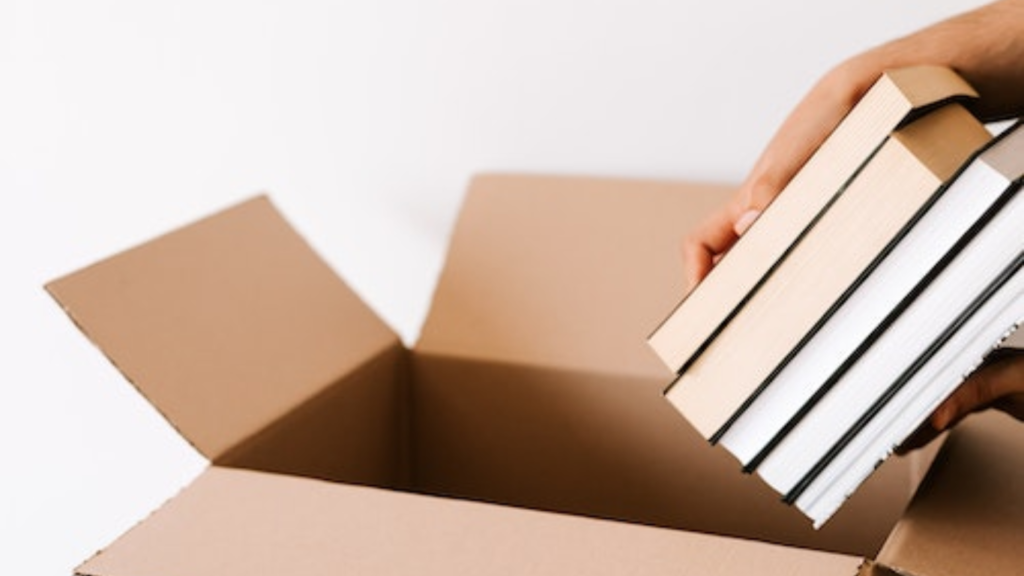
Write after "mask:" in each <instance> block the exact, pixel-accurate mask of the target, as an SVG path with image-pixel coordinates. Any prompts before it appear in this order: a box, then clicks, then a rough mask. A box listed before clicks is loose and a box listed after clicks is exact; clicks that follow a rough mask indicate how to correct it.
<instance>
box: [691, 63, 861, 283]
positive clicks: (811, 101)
mask: <svg viewBox="0 0 1024 576" xmlns="http://www.w3.org/2000/svg"><path fill="white" fill-rule="evenodd" d="M849 70H854V71H855V72H856V73H851V72H850V71H849ZM880 73H881V70H880V69H879V70H877V71H874V70H873V69H872V68H870V67H865V66H851V65H849V64H845V65H842V66H840V67H839V68H837V69H836V70H834V71H833V72H831V73H830V74H828V75H826V76H825V78H823V79H822V81H820V82H819V83H818V84H817V85H816V86H815V87H814V88H813V89H812V90H811V91H810V92H809V93H808V94H807V96H805V97H804V99H803V100H802V101H801V102H800V103H799V104H798V105H797V106H796V108H794V109H793V112H792V113H791V114H790V115H789V117H788V118H786V120H785V121H784V122H783V124H782V126H780V128H779V130H778V132H776V134H775V136H774V137H773V138H772V140H771V141H770V142H769V143H768V146H767V147H766V148H765V151H764V152H763V153H762V155H761V157H760V158H759V159H758V161H757V162H756V163H755V165H754V168H753V169H752V170H751V172H750V175H749V176H748V177H747V179H746V181H745V182H744V183H743V186H742V187H741V188H740V189H739V191H737V193H736V195H735V196H734V197H733V200H732V201H731V202H730V204H729V205H728V206H727V207H725V208H723V209H722V210H720V211H719V212H718V213H716V214H715V215H713V216H712V217H711V218H709V219H708V220H707V221H706V222H705V223H704V224H703V225H702V226H701V227H700V228H698V229H697V230H695V231H694V233H693V234H691V235H690V236H688V237H687V238H686V239H685V240H684V242H683V262H684V266H685V270H686V279H687V290H692V289H693V287H694V286H696V285H697V283H698V282H700V281H701V280H703V279H704V277H705V276H707V274H708V272H710V270H711V268H712V266H714V264H715V262H716V261H717V260H718V258H720V257H721V256H722V255H724V254H725V252H726V251H728V250H729V248H731V247H732V245H733V244H734V243H735V242H736V240H737V239H738V238H739V237H740V236H742V235H743V234H744V233H745V232H746V231H747V229H749V228H750V226H751V225H752V224H753V223H754V221H755V220H756V219H757V218H758V217H759V216H760V214H761V211H763V210H764V209H765V208H766V207H767V206H768V205H769V204H770V203H771V202H772V201H773V200H774V199H775V197H776V196H778V195H779V193H780V192H781V191H782V189H783V188H784V187H785V186H786V185H787V184H788V183H789V181H790V180H791V179H792V178H793V176H794V175H795V174H796V173H797V172H798V171H799V169H800V167H801V166H803V164H804V163H805V162H806V161H807V159H808V158H810V157H811V155H812V154H813V153H814V151H815V150H817V148H818V146H820V145H821V143H822V142H823V141H824V140H825V138H827V137H828V135H829V134H830V133H831V132H832V130H833V129H834V128H835V127H836V125H838V124H839V122H840V121H841V120H842V118H843V117H844V116H845V115H846V113H847V112H849V111H850V109H851V108H852V107H853V105H854V104H855V103H856V101H857V100H858V99H859V98H860V96H861V95H862V94H863V93H864V91H865V90H867V88H868V87H869V86H870V85H871V83H872V82H874V80H875V78H876V77H877V75H878V74H880Z"/></svg>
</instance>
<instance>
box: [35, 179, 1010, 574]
mask: <svg viewBox="0 0 1024 576" xmlns="http://www.w3.org/2000/svg"><path fill="white" fill-rule="evenodd" d="M728 192H729V191H728V190H727V189H726V188H724V187H721V186H712V185H699V184H682V183H659V182H646V181H622V180H601V179H586V178H556V177H534V176H507V175H489V176H483V177H479V178H477V179H476V180H475V181H474V182H473V184H472V186H471V190H470V191H469V193H468V195H467V198H466V202H465V206H464V208H463V210H462V213H461V215H460V218H459V221H458V223H457V226H456V229H455V231H454V235H453V238H452V241H451V248H450V252H449V255H448V258H447V262H446V264H445V268H444V271H443V273H442V275H441V278H440V280H439V283H438V286H437V290H436V294H435V296H434V301H433V304H432V306H431V309H430V313H429V315H428V318H427V321H426V323H425V325H424V327H423V330H422V334H421V337H420V340H419V342H418V343H417V344H416V345H415V346H414V347H412V348H411V349H407V348H406V347H405V346H404V345H403V343H402V342H401V340H400V339H399V338H398V337H397V336H396V335H395V334H394V332H393V331H391V330H390V329H389V328H388V327H387V326H386V325H385V324H384V323H383V322H382V321H381V320H379V319H378V318H377V316H376V315H375V314H374V313H373V312H372V311H371V310H369V309H368V308H367V307H366V306H365V305H364V304H363V302H362V301H360V299H359V298H358V297H357V296H356V295H355V294H354V293H353V292H352V291H351V290H350V289H349V288H348V287H347V286H346V285H345V284H344V283H343V282H342V280H341V279H339V278H338V277H337V276H336V275H335V274H334V272H333V271H332V270H331V269H330V268H329V267H328V266H327V265H326V264H325V263H324V262H323V261H322V260H321V259H319V258H318V257H317V256H316V255H315V254H314V253H313V252H312V251H311V249H310V248H309V246H308V245H307V244H306V243H305V242H304V241H303V240H302V239H301V237H300V236H299V235H297V234H296V232H295V231H294V230H293V229H292V228H291V227H290V226H289V225H288V224H287V223H286V222H285V220H284V219H283V218H282V217H281V215H280V214H279V213H278V212H277V211H276V210H275V209H274V207H273V206H272V204H271V203H270V201H269V200H268V199H267V198H265V197H260V198H256V199H253V200H251V201H249V202H245V203H243V204H240V205H238V206H236V207H233V208H230V209H228V210H225V211H223V212H221V213H219V214H216V215H214V216H212V217H209V218H207V219H204V220H202V221H199V222H197V223H194V224H192V225H190V226H187V227H184V228H182V229H180V230H177V231H175V232H172V233H170V234H167V235H165V236H162V237H159V238H157V239H155V240H153V241H150V242H148V243H146V244H144V245H142V246H139V247H137V248H135V249H132V250H129V251H127V252H124V253H122V254H120V255H117V256H114V257H113V258H110V259H107V260H104V261H102V262H99V263H98V264H95V265H93V266H91V267H88V268H86V269H84V270H81V271H79V272H77V273H74V274H71V275H69V276H66V277H64V278H62V279H59V280H57V281H55V282H53V283H51V284H49V285H48V286H47V288H48V290H49V291H50V292H51V294H53V296H54V297H55V298H56V299H57V300H58V301H59V302H60V303H61V305H62V306H64V308H65V309H66V310H67V312H68V314H69V315H70V316H71V317H72V318H73V320H74V321H75V323H76V324H78V325H79V327H80V328H81V329H82V330H83V331H84V332H85V333H86V334H87V335H88V336H89V337H90V338H91V339H92V340H93V341H94V342H95V343H96V344H97V345H98V346H99V347H100V348H101V349H102V350H103V351H104V353H105V354H107V356H108V357H109V358H110V359H111V361H112V362H113V363H114V364H116V365H117V366H118V367H119V369H120V370H121V371H122V372H123V373H124V374H125V376H126V377H127V378H128V380H130V381H131V382H132V383H134V385H135V386H137V387H138V388H139V390H140V391H141V392H142V393H143V394H144V395H145V396H146V397H147V398H148V399H149V400H150V401H151V402H152V403H153V404H154V406H156V407H157V409H158V410H160V412H161V413H163V414H164V415H165V416H166V417H167V419H168V420H169V421H170V422H171V423H172V424H173V425H174V426H175V427H176V428H177V429H178V430H179V431H180V432H181V434H182V435H183V436H184V437H185V438H187V439H188V440H189V441H190V442H191V443H192V444H193V445H194V446H195V447H196V449H197V450H199V451H200V452H201V453H202V454H204V455H205V456H206V457H207V458H208V459H209V460H210V462H211V465H210V467H209V468H208V470H207V471H206V472H204V473H203V474H202V475H201V476H200V477H199V478H198V479H197V480H196V481H195V482H194V483H193V484H191V485H190V486H188V487H186V488H185V489H184V490H183V491H182V492H181V493H180V494H178V495H177V496H175V497H173V498H172V499H171V500H170V501H169V502H168V503H167V504H166V505H165V506H163V507H162V508H161V509H159V510H157V511H156V512H154V513H153V514H152V515H151V516H150V517H149V518H147V519H146V520H144V521H143V522H141V523H140V524H139V525H138V526H136V527H135V528H134V529H132V530H130V531H129V532H128V533H126V534H125V535H124V536H122V537H121V538H120V539H118V540H117V541H116V542H114V543H113V544H112V545H111V546H110V547H109V548H107V549H106V550H104V551H102V552H100V553H99V554H97V555H96V556H95V557H93V558H92V559H90V560H88V561H87V562H85V563H84V564H83V565H82V566H81V567H80V568H79V569H78V573H80V574H86V575H90V576H118V575H131V576H154V575H161V574H176V575H181V574H189V575H201V576H205V575H209V576H213V575H217V576H227V575H234V574H238V575H242V574H244V575H246V576H249V575H251V574H254V573H286V574H338V573H344V574H374V575H378V574H427V573H444V574H467V575H468V574H474V575H476V574H552V575H553V574H567V573H587V574H624V573H643V574H680V573H683V574H691V573H692V574H722V575H732V574H751V573H761V574H837V575H839V574H857V573H861V574H869V573H881V572H882V571H884V570H885V568H884V567H883V565H885V566H893V567H897V568H899V569H901V570H903V571H904V572H905V573H908V574H916V575H917V576H942V575H944V574H952V573H957V574H964V573H968V572H970V571H973V572H974V573H979V574H981V573H984V574H1010V573H1012V572H1014V571H1015V568H1016V566H1015V564H1017V563H1015V562H1014V561H1013V560H1015V559H1018V558H1019V550H1018V549H1016V548H1015V545H1014V544H1013V543H1014V542H1019V541H1022V540H1021V538H1022V537H1024V503H1022V502H1024V498H1021V496H1020V494H1019V490H1018V489H1016V486H1019V485H1021V483H1020V481H1021V480H1022V478H1021V474H1022V471H1024V430H1013V429H1007V426H1006V424H1005V423H1004V422H1002V421H1000V420H998V419H993V418H984V419H980V420H979V422H978V425H976V426H966V427H965V429H966V430H967V432H966V433H963V434H959V435H957V434H954V436H956V437H957V438H959V439H956V440H954V441H953V442H952V443H951V446H952V449H950V450H948V453H947V454H945V455H944V456H941V457H940V463H941V465H940V466H938V473H933V477H932V478H931V480H929V484H928V488H929V489H928V490H927V491H925V492H924V493H923V496H919V498H918V499H917V500H916V501H915V503H914V505H913V506H912V508H911V510H910V512H909V513H908V514H907V515H906V516H904V517H903V519H902V520H901V516H903V513H904V509H905V507H906V505H907V503H908V502H909V501H910V499H911V496H912V495H913V493H914V491H915V488H916V487H917V486H918V484H919V483H920V481H921V478H922V477H923V475H924V474H925V471H926V469H927V467H928V464H929V463H930V461H931V458H932V455H933V453H934V450H932V451H921V452H917V453H915V454H914V455H912V456H910V457H907V458H894V459H890V461H889V462H887V463H886V464H885V465H884V466H883V467H882V468H881V469H880V470H879V471H878V472H877V473H876V474H875V475H874V476H873V477H872V478H871V479H870V480H869V481H868V482H867V483H866V484H864V485H863V486H862V487H861V489H860V490H859V491H858V493H857V494H856V495H854V497H853V498H852V499H851V500H850V501H849V502H848V503H847V505H846V506H844V508H843V509H842V510H841V511H840V513H839V514H837V516H836V517H835V518H834V519H833V520H832V521H831V522H829V524H827V525H826V527H825V528H824V529H822V530H820V531H815V530H813V529H812V528H811V526H810V524H809V522H807V521H806V519H804V518H803V517H802V516H801V515H800V514H799V513H798V512H797V511H796V510H794V509H792V508H789V507H787V506H785V505H783V504H782V503H780V502H779V501H778V499H777V497H775V496H774V495H773V493H772V492H771V491H770V490H769V489H768V488H767V487H766V486H764V485H763V484H762V483H761V482H760V481H759V480H758V479H757V478H756V477H751V476H744V475H742V474H740V473H739V472H738V464H737V463H736V462H735V461H733V460H732V459H731V458H730V457H729V456H728V455H727V454H726V453H725V452H724V451H722V450H717V449H713V448H710V447H709V446H708V445H707V443H706V442H705V441H704V440H703V439H702V438H701V437H700V436H699V435H698V434H697V433H696V432H695V431H694V430H693V429H692V428H690V427H689V426H688V424H687V423H686V422H685V420H684V419H682V418H681V417H679V416H678V414H677V413H676V412H675V411H674V410H673V409H672V408H671V407H670V406H669V405H668V403H667V402H666V401H665V400H664V398H663V397H662V395H661V392H662V389H663V388H664V386H665V385H666V384H667V383H668V382H669V381H670V380H671V374H668V373H667V372H666V371H665V368H664V366H663V364H662V363H661V362H660V361H659V360H658V359H657V358H656V357H655V356H654V355H653V353H652V352H651V351H650V350H649V349H648V347H647V345H646V343H645V337H646V336H647V334H648V333H649V332H650V330H651V329H652V327H653V326H655V325H656V324H657V322H658V321H659V319H660V317H661V316H662V315H663V314H664V311H665V310H667V309H669V308H670V307H671V306H672V305H673V304H674V303H675V301H676V300H677V299H678V297H679V296H680V294H681V290H682V288H681V280H682V278H681V271H680V269H679V266H678V265H677V264H678V258H679V256H678V249H679V242H680V239H681V237H682V235H683V233H684V231H685V230H687V229H688V228H689V227H691V226H693V225H695V223H696V222H698V221H700V219H702V218H703V217H704V216H705V215H706V214H707V213H708V212H709V211H710V210H712V209H714V208H715V207H717V206H719V205H720V204H721V202H723V201H724V198H725V196H726V194H727V193H728ZM737 361H742V353H741V352H737ZM1010 428H1012V427H1010ZM974 444H980V445H982V447H983V448H985V449H982V450H978V451H972V450H971V449H970V446H971V445H974ZM964 462H966V464H965V463H964ZM965 468H966V472H967V473H966V474H965V470H964V469H965ZM972 474H973V478H967V479H966V480H965V479H964V478H965V476H971V475H972ZM951 479H953V480H951ZM950 481H953V482H954V483H953V485H952V486H949V485H947V483H948V482H950ZM957 482H968V485H967V486H961V485H960V484H957ZM970 482H978V483H979V484H981V486H974V485H970ZM986 482H991V485H989V484H986ZM1014 482H1016V484H1015V483H1014ZM975 488H977V491H978V493H975ZM962 490H966V491H971V494H970V497H969V498H964V499H961V496H962V494H961V491H962ZM1011 501H1012V502H1011ZM968 503H969V504H970V505H969V506H968V505H967V504H968ZM1011 504H1012V505H1011ZM965 518H966V519H969V520H970V521H971V522H970V523H969V524H964V523H963V521H964V520H963V519H965ZM894 527H895V530H894ZM963 531H967V532H969V534H970V535H971V536H972V537H973V539H972V538H962V536H963V535H962V532H963ZM890 532H891V533H892V535H893V536H892V538H891V539H890V542H889V543H888V544H885V546H884V547H883V543H885V542H886V539H887V537H889V534H890ZM992 533H996V534H997V535H998V536H999V537H998V538H990V537H989V535H990V534H992ZM957 543H961V544H963V546H960V547H958V546H956V545H955V544H957ZM948 554H953V555H955V556H956V558H963V559H966V560H965V563H964V566H967V567H968V568H969V570H968V571H967V572H965V571H964V570H957V571H956V572H949V571H948V570H946V568H945V567H946V566H947V563H946V562H945V560H944V558H946V556H947V555H948ZM922 555H923V556H924V557H926V558H927V559H928V561H927V562H925V563H923V564H921V563H917V562H916V561H912V560H913V558H919V557H921V556H922ZM875 557H878V558H879V563H874V562H871V561H870V560H867V561H866V560H865V559H871V558H875ZM1000 570H1002V571H1000Z"/></svg>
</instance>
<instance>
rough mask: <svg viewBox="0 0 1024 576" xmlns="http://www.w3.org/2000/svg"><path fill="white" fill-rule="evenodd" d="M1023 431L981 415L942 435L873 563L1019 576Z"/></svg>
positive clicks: (940, 572)
mask: <svg viewBox="0 0 1024 576" xmlns="http://www.w3.org/2000/svg"><path fill="white" fill-rule="evenodd" d="M1022 486H1024V426H1022V425H1021V423H1020V422H1017V421H1014V420H1012V419H1011V418H1009V417H1007V416H1005V415H1003V414H999V413H995V412H989V413H986V414H984V415H976V416H971V417H970V418H968V419H967V420H966V421H964V422H961V423H960V424H959V425H958V426H957V428H956V429H954V430H953V432H952V433H951V434H950V436H949V439H948V440H947V441H946V444H945V445H944V446H943V449H942V452H941V453H940V454H939V456H938V458H937V459H936V461H935V463H934V465H933V466H932V469H931V470H930V471H929V474H928V477H927V478H926V480H925V482H924V483H923V484H922V485H921V487H920V489H919V490H918V493H917V496H916V497H915V498H914V500H913V502H912V503H911V505H910V507H909V509H908V510H907V513H906V515H905V516H904V518H903V519H902V520H901V521H900V523H899V525H898V526H897V527H896V529H895V530H893V533H892V535H891V537H890V538H889V540H888V541H887V542H886V543H885V546H884V548H883V549H882V552H881V553H880V554H879V555H878V561H879V562H880V563H883V564H885V565H887V566H890V567H892V568H894V569H895V570H896V571H898V572H900V573H904V574H915V575H917V576H953V575H958V576H962V575H970V574H979V575H980V574H984V575H986V576H1004V575H1005V576H1009V575H1010V574H1020V573H1021V569H1022V559H1024V551H1022V549H1021V545H1022V543H1024V491H1022V490H1021V487H1022Z"/></svg>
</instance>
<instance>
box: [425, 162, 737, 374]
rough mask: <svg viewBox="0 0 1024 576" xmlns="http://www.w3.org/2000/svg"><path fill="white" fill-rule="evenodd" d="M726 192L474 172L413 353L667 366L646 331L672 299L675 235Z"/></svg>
mask: <svg viewBox="0 0 1024 576" xmlns="http://www.w3.org/2000/svg"><path fill="white" fill-rule="evenodd" d="M731 191H732V189H731V188H730V187H727V186H719V185H709V184H684V183H663V182H650V181H631V180H614V179H593V178H573V177H542V176H509V175H504V176H503V175H488V176H481V177H478V178H476V179H475V180H474V181H473V184H472V187H471V188H470V191H469V194H468V196H467V199H466V202H465V204H464V206H463V208H462V212H461V214H460V216H459V219H458V223H457V225H456V228H455V232H454V235H453V238H452V242H451V247H450V249H449V253H448V256H447V260H446V262H445V267H444V270H443V272H442V275H441V278H440V280H439V282H438V287H437V290H436V293H435V296H434V300H433V303H432V306H431V309H430V314H429V316H428V318H427V321H426V323H425V325H424V327H423V331H422V334H421V338H420V341H419V343H418V345H417V347H418V349H421V350H424V351H427V352H434V353H439V354H449V355H460V356H469V357H474V358H487V359H494V360H497V361H508V362H528V363H533V364H539V365H548V366H557V367H562V368H568V369H585V370H596V371H602V372H616V373H627V374H647V375H665V374H667V373H669V372H670V371H669V370H668V368H667V367H665V366H664V364H663V363H662V362H661V361H660V360H658V359H657V357H656V356H655V355H654V353H653V351H652V350H651V349H650V347H649V346H648V345H647V336H648V335H650V333H651V332H652V331H653V330H654V329H655V328H656V327H657V326H658V324H659V323H660V322H661V321H662V319H663V318H664V317H665V315H666V314H667V313H668V312H669V311H670V310H671V309H672V307H673V306H675V305H676V304H677V303H678V302H679V300H680V299H682V297H683V295H684V286H683V282H684V278H685V274H684V270H683V266H682V258H681V252H680V248H681V245H682V240H683V237H684V235H685V234H686V233H687V232H689V231H690V230H691V229H693V227H694V226H696V225H697V223H698V222H700V221H701V220H702V219H703V218H704V217H705V216H707V215H708V214H710V213H711V211H712V210H714V209H716V208H718V207H719V206H721V204H722V203H723V202H724V201H725V199H726V197H727V196H728V195H729V194H730V193H731Z"/></svg>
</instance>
